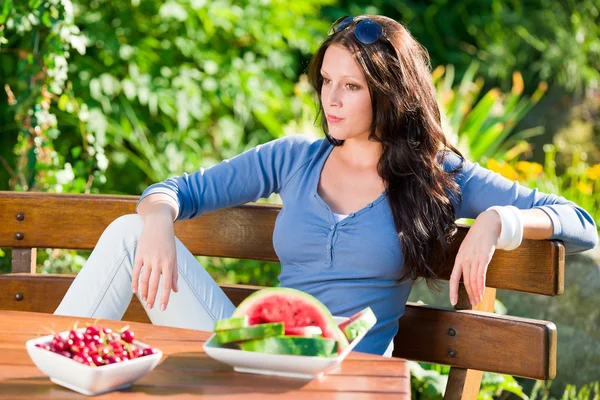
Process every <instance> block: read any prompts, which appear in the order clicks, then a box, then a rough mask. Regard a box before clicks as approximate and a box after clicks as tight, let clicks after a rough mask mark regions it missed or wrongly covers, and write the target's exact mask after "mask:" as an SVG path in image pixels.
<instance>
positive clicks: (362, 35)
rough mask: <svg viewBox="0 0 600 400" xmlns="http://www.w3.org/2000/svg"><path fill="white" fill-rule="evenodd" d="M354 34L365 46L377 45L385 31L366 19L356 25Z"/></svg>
mask: <svg viewBox="0 0 600 400" xmlns="http://www.w3.org/2000/svg"><path fill="white" fill-rule="evenodd" d="M354 34H355V35H356V38H357V39H358V40H360V41H361V42H363V43H364V44H371V43H375V42H376V41H377V39H379V38H380V37H381V35H383V29H382V28H381V25H379V24H378V23H377V22H375V21H371V20H370V19H364V20H362V21H360V22H359V23H358V24H356V27H355V28H354Z"/></svg>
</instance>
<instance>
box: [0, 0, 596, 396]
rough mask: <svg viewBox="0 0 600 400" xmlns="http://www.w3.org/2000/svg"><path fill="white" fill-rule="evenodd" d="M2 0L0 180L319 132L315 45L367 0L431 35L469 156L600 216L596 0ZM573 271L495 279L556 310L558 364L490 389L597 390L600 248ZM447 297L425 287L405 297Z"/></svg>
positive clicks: (208, 261)
mask: <svg viewBox="0 0 600 400" xmlns="http://www.w3.org/2000/svg"><path fill="white" fill-rule="evenodd" d="M0 7H1V9H0V81H1V83H2V87H1V88H0V133H1V134H0V190H15V191H44V192H70V193H105V194H107V193H108V194H131V195H139V194H141V192H142V191H143V189H144V188H145V187H147V186H148V185H149V184H151V183H154V182H157V181H161V180H164V179H166V178H168V177H171V176H173V175H178V174H181V173H182V172H183V171H187V172H191V171H193V170H196V169H198V168H199V167H207V166H210V165H213V164H215V163H217V162H219V161H221V160H223V159H225V158H229V157H232V156H234V155H236V154H239V153H241V152H242V151H244V150H246V149H248V148H250V147H253V146H255V145H257V144H259V143H263V142H266V141H269V140H272V139H274V138H278V137H281V136H284V135H288V134H294V133H301V134H305V135H313V136H322V133H321V132H320V130H319V128H318V126H319V124H315V115H316V114H315V102H314V97H313V94H312V93H311V90H310V87H309V85H308V82H307V79H306V75H305V74H306V67H307V64H308V61H309V59H310V56H311V54H312V52H314V51H315V50H316V48H317V47H318V45H319V43H320V42H321V41H322V40H323V39H324V37H325V35H326V32H327V30H328V28H329V25H330V24H331V22H332V21H334V20H335V19H337V18H338V17H340V16H342V15H346V14H350V15H358V14H363V13H370V14H384V15H386V16H388V17H391V18H394V19H396V20H398V21H401V22H403V23H404V24H405V25H406V26H407V28H408V29H409V30H410V31H411V32H412V34H413V35H414V36H415V37H416V38H417V39H418V40H419V41H420V42H421V43H422V44H423V45H425V47H426V48H427V49H428V50H429V53H430V56H431V60H432V76H433V80H434V82H435V86H436V88H437V93H438V100H439V104H440V106H441V107H442V109H443V111H444V114H445V118H444V126H445V131H446V133H447V135H448V137H449V138H450V139H451V141H452V142H453V143H454V144H455V145H457V147H458V148H459V149H460V150H461V151H462V152H463V154H465V155H466V156H467V157H468V158H469V159H470V160H472V161H476V162H479V163H480V164H481V165H483V166H486V167H487V168H489V169H492V170H494V171H498V172H500V173H501V174H503V175H504V176H506V177H508V178H510V179H513V180H517V181H519V182H520V183H521V184H523V185H526V186H530V187H538V188H539V189H540V190H541V191H545V192H552V193H556V194H558V195H561V196H564V197H566V198H567V199H569V200H572V201H575V202H576V203H578V204H579V205H581V206H582V207H584V208H585V209H587V210H588V211H589V212H591V213H592V215H593V216H594V218H595V220H596V223H597V225H598V226H600V189H599V185H600V183H599V182H600V145H599V141H600V117H599V110H600V88H599V81H600V79H599V77H600V72H599V70H600V28H599V21H600V18H599V12H600V1H598V0H531V1H525V0H514V1H499V0H487V1H444V0H435V1H402V0H378V1H374V2H371V1H369V2H367V1H360V0H355V1H345V0H339V1H333V0H302V1H284V0H254V1H249V0H246V1H226V0H223V1H219V0H217V1H209V0H171V1H159V0H111V1H108V0H91V1H90V0H47V1H42V0H4V1H1V0H0ZM267 201H275V202H276V201H278V199H277V197H275V196H274V197H273V198H271V199H268V200H267ZM37 254H38V256H37V257H38V259H37V261H38V267H37V270H38V273H71V274H72V273H76V272H77V271H78V270H79V269H80V268H81V266H82V265H83V263H84V262H85V260H86V258H87V256H88V255H89V252H75V251H68V250H58V249H46V250H43V249H40V250H39V251H38V253H37ZM200 260H201V263H202V264H203V265H205V266H206V268H207V270H208V271H209V272H210V273H211V275H212V276H213V277H214V278H215V279H216V280H217V281H218V282H220V283H249V284H257V285H276V284H278V282H277V274H278V272H279V265H278V264H276V263H264V262H249V261H244V262H241V261H238V260H229V259H217V258H205V257H200ZM9 270H10V250H9V249H0V272H9ZM565 287H566V288H565V294H564V295H562V296H559V297H557V298H545V297H543V296H535V295H521V294H518V293H511V292H507V291H499V292H498V298H499V300H497V304H496V312H499V313H508V314H511V315H517V316H526V317H532V318H541V319H545V320H550V321H553V322H555V323H556V324H557V326H558V331H559V341H558V343H559V347H558V375H557V378H556V379H555V380H554V381H553V382H535V381H531V380H524V379H518V378H517V379H516V378H513V377H510V376H503V375H497V374H488V373H486V374H484V378H483V382H482V387H481V393H480V397H481V398H486V399H490V398H492V397H493V398H506V397H507V396H508V394H509V393H512V395H511V396H516V397H521V398H524V399H526V398H532V399H534V398H544V397H545V396H550V398H561V397H562V398H569V399H571V398H573V399H574V398H578V399H583V398H587V397H586V394H587V393H588V392H586V391H591V392H592V393H594V391H595V393H596V396H598V391H599V389H598V385H599V383H598V380H599V378H600V329H598V327H600V311H599V309H600V307H598V304H600V252H599V251H598V249H596V250H592V251H589V252H587V253H584V254H581V255H576V256H571V257H568V258H567V268H566V284H565ZM447 297H448V296H447V292H446V293H443V294H442V295H440V296H433V295H432V294H431V293H429V292H428V291H427V290H426V288H424V287H422V286H417V287H416V288H415V290H414V291H413V293H412V295H411V299H410V300H411V301H417V300H422V301H425V302H427V303H433V304H436V303H437V304H447V301H448V300H447ZM412 372H413V378H412V385H413V391H414V393H413V395H414V396H415V397H416V398H421V399H429V398H441V396H442V395H441V393H443V391H444V388H445V382H446V379H447V373H448V368H446V367H442V366H437V365H427V364H416V363H415V365H414V366H413V370H412ZM594 385H595V386H594ZM563 396H564V397H563ZM596 398H598V397H596Z"/></svg>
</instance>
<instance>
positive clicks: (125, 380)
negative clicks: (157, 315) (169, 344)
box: [25, 328, 162, 396]
mask: <svg viewBox="0 0 600 400" xmlns="http://www.w3.org/2000/svg"><path fill="white" fill-rule="evenodd" d="M77 331H79V332H82V331H85V328H80V329H78V330H77ZM59 335H60V336H61V337H62V338H63V339H64V338H66V337H68V335H69V331H66V332H61V333H60V334H59ZM53 337H54V335H48V336H41V337H39V338H35V339H31V340H28V341H27V343H26V344H25V345H26V347H27V352H28V353H29V357H31V360H32V361H33V363H34V364H35V365H36V366H37V367H38V368H39V369H40V371H42V372H43V373H44V374H45V375H47V376H48V377H50V380H51V381H52V382H54V383H56V384H57V385H61V386H64V387H66V388H69V389H71V390H74V391H76V392H79V393H81V394H85V395H88V396H93V395H97V394H101V393H106V392H110V391H113V390H119V389H124V388H126V387H128V386H131V385H132V384H133V382H135V381H136V380H138V379H140V378H141V377H142V376H144V375H146V374H147V373H148V372H150V371H152V370H153V369H154V367H156V365H157V364H158V362H159V361H160V360H161V358H162V352H161V351H160V350H158V349H157V350H158V352H157V353H156V354H151V355H148V356H144V357H139V358H134V359H132V360H128V361H124V362H120V363H116V364H110V365H103V366H100V367H95V366H94V367H92V366H89V365H84V364H80V363H78V362H77V361H74V360H71V359H70V358H68V357H65V356H62V355H60V354H56V353H53V352H51V351H49V350H45V349H42V348H39V347H36V346H35V345H36V344H38V343H41V344H48V345H49V344H50V342H51V341H52V338H53ZM133 343H134V344H135V345H136V346H138V347H140V348H142V349H144V348H147V347H150V346H148V345H147V344H144V343H141V342H138V341H136V340H134V341H133Z"/></svg>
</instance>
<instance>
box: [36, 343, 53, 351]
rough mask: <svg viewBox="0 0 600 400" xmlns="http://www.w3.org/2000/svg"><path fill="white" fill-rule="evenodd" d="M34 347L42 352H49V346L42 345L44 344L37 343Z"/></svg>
mask: <svg viewBox="0 0 600 400" xmlns="http://www.w3.org/2000/svg"><path fill="white" fill-rule="evenodd" d="M35 347H39V348H40V349H44V350H50V346H48V345H47V344H44V343H37V344H36V345H35Z"/></svg>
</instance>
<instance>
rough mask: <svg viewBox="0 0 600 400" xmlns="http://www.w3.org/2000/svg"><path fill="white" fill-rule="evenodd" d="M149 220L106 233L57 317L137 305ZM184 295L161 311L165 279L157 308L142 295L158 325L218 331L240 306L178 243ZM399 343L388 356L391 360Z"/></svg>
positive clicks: (124, 220) (111, 312)
mask: <svg viewBox="0 0 600 400" xmlns="http://www.w3.org/2000/svg"><path fill="white" fill-rule="evenodd" d="M143 224H144V222H143V220H142V219H141V218H140V216H139V215H137V214H129V215H124V216H122V217H119V218H117V219H116V220H114V221H113V222H112V223H111V224H110V225H109V226H108V227H107V228H106V229H105V230H104V232H103V233H102V235H101V236H100V239H99V240H98V243H97V244H96V247H95V248H94V251H92V254H91V255H90V257H89V259H88V260H87V262H86V263H85V265H84V266H83V268H82V269H81V271H79V273H78V274H77V276H76V277H75V280H74V281H73V283H72V284H71V287H69V290H68V291H67V293H66V294H65V297H64V298H63V299H62V301H61V303H60V305H59V306H58V308H57V309H56V311H54V314H57V315H68V316H76V317H87V318H103V319H112V320H120V319H121V318H122V317H123V314H125V310H127V307H128V306H129V303H130V302H131V298H132V296H133V293H132V291H131V279H132V273H133V262H134V260H135V251H136V248H137V243H138V238H139V236H140V234H141V233H142V227H143ZM175 246H176V250H177V268H178V269H179V281H178V282H177V283H178V287H179V292H177V293H175V292H171V295H170V296H169V303H168V306H167V309H166V310H165V311H160V294H161V290H160V288H162V277H161V281H160V284H159V290H158V293H157V297H156V300H155V302H154V307H153V308H152V309H148V308H146V302H144V301H142V298H141V293H140V292H141V291H139V290H138V293H137V294H136V295H137V296H138V299H139V300H140V302H141V304H142V306H143V307H144V309H145V310H146V313H147V314H148V317H149V318H150V321H152V323H153V324H155V325H163V326H171V327H176V328H186V329H197V330H202V331H208V332H212V330H213V328H214V324H215V321H217V320H219V319H222V318H229V317H230V316H231V315H232V314H233V311H234V310H235V306H234V305H233V303H231V301H230V300H229V298H228V297H227V295H226V294H225V293H224V292H223V290H221V288H220V287H219V285H218V284H217V283H216V282H215V281H214V279H213V278H212V277H211V276H210V275H209V274H208V272H206V270H205V269H204V267H202V265H200V263H199V262H198V260H196V258H195V257H194V256H193V255H192V253H190V251H189V250H188V249H187V248H186V247H185V246H184V245H183V243H181V241H180V240H179V239H177V238H175ZM392 349H393V342H392V343H390V347H389V348H388V350H387V351H386V354H384V356H387V357H391V350H392Z"/></svg>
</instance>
